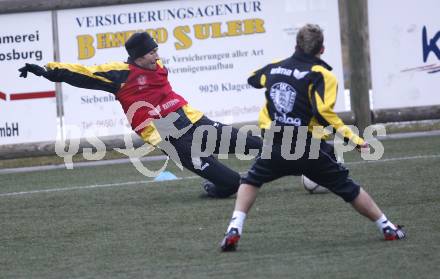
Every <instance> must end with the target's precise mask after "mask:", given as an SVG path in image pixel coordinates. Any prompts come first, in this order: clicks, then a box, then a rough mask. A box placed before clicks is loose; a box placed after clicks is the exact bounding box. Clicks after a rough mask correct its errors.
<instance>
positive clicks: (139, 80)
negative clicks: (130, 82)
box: [137, 75, 147, 85]
mask: <svg viewBox="0 0 440 279" xmlns="http://www.w3.org/2000/svg"><path fill="white" fill-rule="evenodd" d="M137 83H138V84H139V85H145V84H147V77H146V76H143V75H140V76H138V77H137Z"/></svg>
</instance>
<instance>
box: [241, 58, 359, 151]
mask: <svg viewBox="0 0 440 279" xmlns="http://www.w3.org/2000/svg"><path fill="white" fill-rule="evenodd" d="M331 70H332V68H331V67H330V66H329V65H328V64H327V63H325V62H324V61H323V60H321V59H319V58H317V57H314V56H310V55H307V54H304V53H302V52H300V51H296V52H295V53H294V54H293V55H292V56H291V57H289V58H287V59H285V60H282V61H279V62H276V63H271V64H268V65H266V66H265V67H263V68H261V69H259V70H257V71H256V72H254V73H253V74H252V75H251V76H250V77H249V79H248V83H249V84H250V85H251V86H253V87H255V88H266V92H265V97H266V105H265V106H264V107H263V108H262V110H261V111H260V114H259V126H260V128H261V129H269V128H270V126H271V123H272V122H273V121H275V123H276V125H277V126H286V125H288V126H292V125H293V126H308V130H309V131H310V132H311V133H312V135H313V137H315V138H320V139H327V138H328V136H326V135H325V133H324V130H323V128H324V127H327V126H329V125H331V126H332V127H333V129H334V130H336V131H337V132H339V133H340V134H341V135H342V136H343V137H344V139H345V140H347V141H351V142H352V143H354V144H355V145H358V146H359V145H362V144H364V140H363V139H362V138H360V137H359V136H357V135H356V134H354V133H353V132H352V131H351V129H350V128H349V127H347V126H345V124H344V123H343V122H342V120H341V119H340V118H339V117H338V115H337V114H336V113H335V112H334V110H333V109H334V106H335V103H336V96H337V91H338V82H337V79H336V77H335V76H334V74H333V73H332V72H331ZM314 126H316V128H315V129H314V128H313V127H314Z"/></svg>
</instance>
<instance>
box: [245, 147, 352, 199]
mask: <svg viewBox="0 0 440 279" xmlns="http://www.w3.org/2000/svg"><path fill="white" fill-rule="evenodd" d="M293 150H294V149H293ZM308 153H309V152H308V150H307V148H306V151H305V153H304V155H303V157H301V158H299V159H297V160H286V159H285V158H283V157H282V156H281V146H280V145H279V144H274V145H273V148H272V156H271V158H270V159H262V158H257V160H256V161H255V163H254V164H253V165H252V167H251V169H250V170H249V171H248V173H247V175H246V176H245V177H244V178H242V179H241V183H246V184H250V185H253V186H255V187H261V185H263V184H264V183H267V182H270V181H273V180H276V179H278V178H281V177H283V176H288V175H295V176H299V175H305V176H307V177H308V178H309V179H311V180H312V181H314V182H316V183H318V184H319V185H321V186H323V187H325V188H327V189H329V190H330V191H332V192H333V193H335V194H336V195H338V196H340V197H341V198H343V199H344V200H345V201H346V202H351V201H353V200H354V199H355V198H356V197H357V196H358V194H359V190H360V187H359V185H358V184H356V183H355V182H353V180H351V179H350V178H349V176H348V169H346V168H345V167H344V166H343V165H342V164H340V163H338V162H337V161H336V158H335V154H334V149H333V146H332V145H330V144H328V143H326V142H324V141H322V142H321V145H320V150H319V155H318V158H317V159H309V158H308V157H309V155H308Z"/></svg>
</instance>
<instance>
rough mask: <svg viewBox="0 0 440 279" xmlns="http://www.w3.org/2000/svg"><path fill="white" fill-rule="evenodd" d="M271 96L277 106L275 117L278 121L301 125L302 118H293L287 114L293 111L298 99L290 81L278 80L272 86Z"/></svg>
mask: <svg viewBox="0 0 440 279" xmlns="http://www.w3.org/2000/svg"><path fill="white" fill-rule="evenodd" d="M269 95H270V98H271V99H272V103H273V104H274V106H275V109H276V110H277V112H275V114H274V119H275V120H276V121H278V122H281V123H285V124H289V125H294V126H301V119H300V118H293V117H290V116H287V114H288V113H290V112H292V110H293V106H294V104H295V99H296V90H295V88H293V86H291V85H290V84H288V83H285V82H278V83H275V84H274V85H272V87H271V88H270V93H269Z"/></svg>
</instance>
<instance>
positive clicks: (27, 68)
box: [18, 63, 46, 78]
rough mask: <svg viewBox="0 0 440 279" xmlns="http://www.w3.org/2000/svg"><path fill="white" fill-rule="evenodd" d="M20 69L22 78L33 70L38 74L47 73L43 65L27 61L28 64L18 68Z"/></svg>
mask: <svg viewBox="0 0 440 279" xmlns="http://www.w3.org/2000/svg"><path fill="white" fill-rule="evenodd" d="M18 71H19V72H20V77H22V78H26V77H27V74H28V72H31V73H33V74H34V75H36V76H44V74H46V69H44V68H43V67H40V66H38V65H36V64H29V63H26V65H25V66H24V67H21V68H20V69H18Z"/></svg>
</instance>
